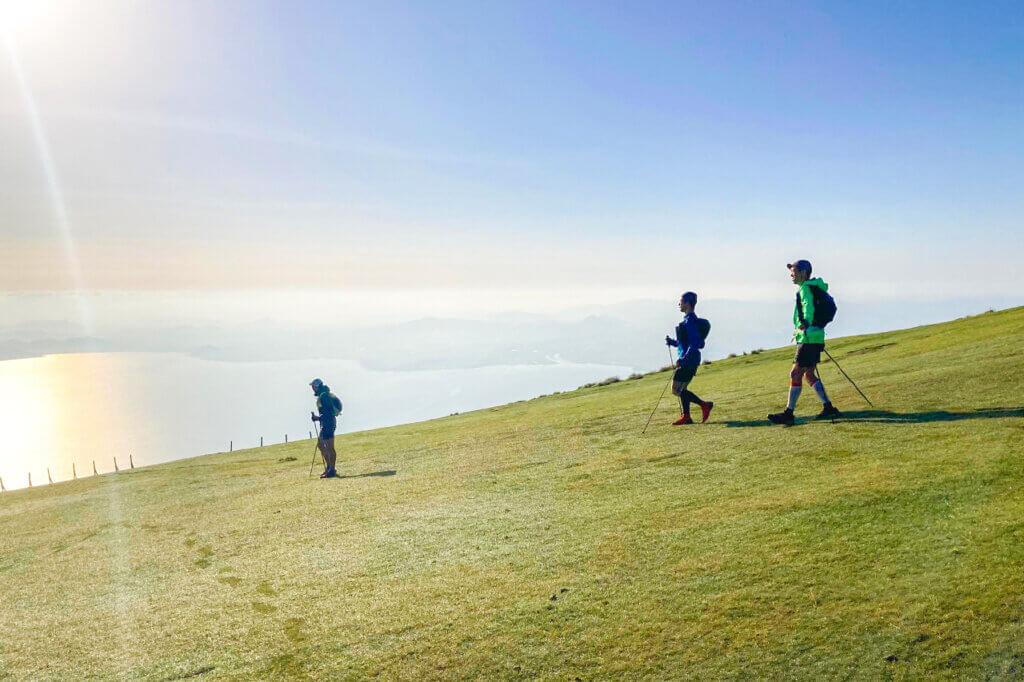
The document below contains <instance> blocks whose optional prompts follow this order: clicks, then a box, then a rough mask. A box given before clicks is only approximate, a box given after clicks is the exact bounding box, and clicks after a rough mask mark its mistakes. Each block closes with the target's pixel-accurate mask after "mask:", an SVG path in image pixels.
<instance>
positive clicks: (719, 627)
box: [0, 308, 1024, 680]
mask: <svg viewBox="0 0 1024 682" xmlns="http://www.w3.org/2000/svg"><path fill="white" fill-rule="evenodd" d="M830 350H831V351H832V352H833V354H834V355H835V356H836V358H837V359H838V360H839V361H840V362H841V363H842V364H843V365H844V367H845V368H846V369H847V371H848V372H850V373H851V374H852V375H853V376H854V377H855V378H856V379H857V380H858V382H859V383H860V385H861V387H862V388H863V389H864V390H865V391H866V392H867V393H868V395H869V396H872V397H873V399H874V401H875V403H876V405H877V406H878V408H877V409H875V410H871V409H864V408H863V403H862V402H861V401H860V398H859V397H858V396H857V395H856V394H855V393H854V392H853V390H852V389H851V388H850V387H849V385H848V384H846V382H845V381H844V380H843V379H842V378H841V377H840V375H839V374H838V373H837V372H836V370H835V368H834V367H833V366H831V365H825V366H823V367H822V374H823V376H824V377H825V381H826V383H827V385H828V387H829V390H830V391H831V392H832V395H833V397H834V400H835V402H836V404H837V405H838V406H839V407H840V408H841V409H844V410H846V411H847V413H848V414H849V415H850V417H851V418H850V419H848V420H844V421H842V422H840V423H837V424H834V425H833V424H830V423H816V422H803V421H802V423H800V424H799V425H798V426H796V427H794V428H788V429H787V428H782V427H771V426H767V425H765V422H764V421H763V419H762V418H763V415H764V414H765V413H766V412H768V411H769V410H775V409H778V408H779V407H780V406H781V403H782V402H783V400H784V395H785V391H786V383H787V378H788V368H789V364H790V357H791V354H792V349H788V348H787V349H779V350H775V351H769V352H764V353H761V354H757V355H748V356H743V357H739V358H736V359H733V360H726V361H720V362H716V363H714V364H713V365H712V366H710V367H703V368H702V369H701V371H700V373H699V374H698V376H697V380H696V381H695V382H694V384H693V388H694V389H695V390H696V391H697V392H698V393H699V394H700V395H702V396H705V397H707V398H710V399H713V400H715V402H716V404H717V407H716V409H715V413H714V415H713V423H709V424H707V425H703V426H693V427H671V426H669V425H668V423H669V422H670V421H671V419H672V418H673V416H674V412H673V405H672V404H671V402H670V401H669V400H668V399H666V400H665V401H664V402H663V403H662V406H661V409H660V411H659V412H658V414H657V415H656V416H655V421H654V423H653V424H652V426H651V428H650V430H649V431H648V432H647V434H646V435H645V436H641V435H640V429H641V427H642V426H643V423H644V421H645V419H646V417H647V414H648V411H649V410H650V409H651V406H652V404H653V401H654V400H655V398H656V397H657V396H658V393H659V391H661V389H662V386H663V385H664V383H663V382H665V381H666V378H667V374H664V373H661V374H654V375H650V376H648V377H645V378H643V379H639V380H633V381H627V382H622V383H619V384H614V385H611V386H604V387H599V388H593V389H586V390H581V391H576V392H572V393H566V394H561V395H556V396H550V397H545V398H540V399H536V400H532V401H529V402H523V403H517V404H513V405H508V406H505V407H501V408H495V409H489V410H482V411H478V412H474V413H470V414H462V415H457V416H454V417H450V418H446V419H440V420H436V421H431V422H425V423H420V424H412V425H408V426H402V427H396V428H390V429H383V430H378V431H372V432H363V433H356V434H351V435H346V436H344V437H340V438H339V439H338V450H339V452H340V453H341V458H342V460H343V461H342V462H341V466H340V469H341V470H342V472H343V473H346V474H350V475H349V476H348V477H346V478H343V479H341V480H336V481H318V480H308V479H307V478H306V474H307V470H308V468H309V462H310V454H311V445H312V444H311V442H310V441H304V442H299V443H293V444H290V445H286V446H273V447H267V448H265V449H261V450H249V451H242V452H235V453H233V454H220V455H212V456H208V457H203V458H199V459H194V460H188V461H181V462H176V463H171V464H166V465H161V466H155V467H151V468H146V469H142V470H137V471H135V472H132V473H127V474H125V473H122V474H119V475H114V476H104V477H100V478H97V479H86V480H80V481H77V482H73V483H67V484H59V485H55V486H52V487H47V488H36V489H32V490H22V491H15V492H12V493H7V494H6V495H3V496H2V497H0V678H2V677H7V678H11V679H26V678H40V679H69V678H75V679H85V678H89V679H109V678H118V679H136V678H139V679H184V678H189V677H194V678H198V679H204V680H205V679H249V678H260V679H266V678H270V677H275V676H280V677H287V678H293V679H299V678H310V679H349V678H360V677H364V676H366V677H368V676H381V677H384V678H401V679H430V678H449V677H454V678H509V679H518V678H524V679H525V678H531V679H533V678H543V679H570V680H571V679H574V678H580V679H584V680H586V679H609V678H614V677H630V678H650V679H665V678H700V679H708V678H733V677H744V678H749V677H772V678H804V679H808V678H813V679H822V678H855V679H878V678H883V679H885V678H897V679H903V678H916V677H929V678H953V677H962V678H967V679H986V678H996V679H1019V678H1020V677H1021V676H1022V674H1024V673H1022V670H1024V668H1022V663H1024V624H1022V617H1024V486H1022V483H1024V466H1022V453H1024V420H1022V418H1021V417H1022V414H1024V408H1022V403H1024V398H1022V390H1021V388H1022V383H1024V308H1017V309H1013V310H1009V311H1004V312H999V313H988V314H985V315H981V316H978V317H974V318H969V319H963V320H958V321H955V322H951V323H947V324H941V325H934V326H929V327H921V328H917V329H912V330H908V331H900V332H892V333H887V334H880V335H872V336H863V337H857V338H847V339H840V340H837V341H834V342H832V343H831V344H830ZM806 393H807V395H804V397H803V400H802V403H801V405H800V407H799V409H798V414H802V415H804V416H805V417H806V416H807V415H810V414H812V413H814V412H816V411H817V409H818V408H819V406H818V404H817V400H816V399H815V396H814V395H813V393H812V392H810V391H807V392H806ZM289 457H294V458H296V459H294V460H288V459H287V458H289ZM282 460H286V461H282Z"/></svg>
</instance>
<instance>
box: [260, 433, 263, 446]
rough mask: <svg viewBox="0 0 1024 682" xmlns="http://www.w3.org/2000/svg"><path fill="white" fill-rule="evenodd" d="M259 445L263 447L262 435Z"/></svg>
mask: <svg viewBox="0 0 1024 682" xmlns="http://www.w3.org/2000/svg"><path fill="white" fill-rule="evenodd" d="M260 447H261V448H262V447H263V436H260Z"/></svg>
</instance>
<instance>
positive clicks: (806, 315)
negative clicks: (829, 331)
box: [793, 277, 828, 343]
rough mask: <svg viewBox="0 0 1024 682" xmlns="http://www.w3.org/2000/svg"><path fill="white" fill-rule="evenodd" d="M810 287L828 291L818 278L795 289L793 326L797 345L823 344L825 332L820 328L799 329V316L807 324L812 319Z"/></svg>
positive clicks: (812, 295) (812, 300) (812, 301)
mask: <svg viewBox="0 0 1024 682" xmlns="http://www.w3.org/2000/svg"><path fill="white" fill-rule="evenodd" d="M811 287H818V288H819V289H821V290H822V291H828V285H827V284H825V281H824V280H822V279H821V278H820V277H815V278H814V279H809V280H807V281H806V282H804V283H803V284H801V285H800V288H799V289H797V292H796V306H795V307H794V308H793V326H794V327H796V336H795V339H796V342H797V343H825V330H824V329H822V328H821V327H807V329H800V325H801V324H802V322H801V316H802V317H803V319H804V320H807V323H808V324H810V323H811V320H813V319H814V294H813V293H812V292H811Z"/></svg>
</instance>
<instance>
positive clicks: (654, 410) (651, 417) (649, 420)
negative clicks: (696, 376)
mask: <svg viewBox="0 0 1024 682" xmlns="http://www.w3.org/2000/svg"><path fill="white" fill-rule="evenodd" d="M668 359H669V360H671V359H672V349H671V348H669V349H668ZM671 384H672V375H671V374H670V375H669V377H668V383H667V384H665V388H663V389H661V395H659V396H658V402H656V403H654V409H653V410H651V416H649V417H648V418H647V423H646V424H644V429H643V431H641V432H640V435H641V436H642V435H644V434H645V433H647V427H648V426H650V425H651V419H653V418H654V413H655V412H657V411H658V405H661V399H662V398H664V397H665V391H666V390H668V387H669V386H670V385H671Z"/></svg>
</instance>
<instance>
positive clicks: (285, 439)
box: [284, 433, 288, 445]
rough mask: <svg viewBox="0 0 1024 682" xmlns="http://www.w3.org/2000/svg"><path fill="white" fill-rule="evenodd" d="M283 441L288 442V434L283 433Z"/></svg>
mask: <svg viewBox="0 0 1024 682" xmlns="http://www.w3.org/2000/svg"><path fill="white" fill-rule="evenodd" d="M284 442H285V445H287V444H288V434H287V433H286V434H284Z"/></svg>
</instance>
